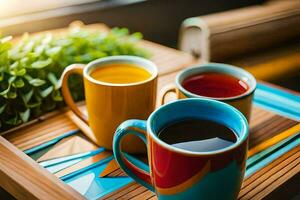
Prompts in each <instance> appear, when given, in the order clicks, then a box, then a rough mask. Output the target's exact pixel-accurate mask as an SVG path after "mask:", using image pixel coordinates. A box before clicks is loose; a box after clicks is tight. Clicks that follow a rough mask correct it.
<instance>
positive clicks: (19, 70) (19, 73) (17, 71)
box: [10, 68, 26, 76]
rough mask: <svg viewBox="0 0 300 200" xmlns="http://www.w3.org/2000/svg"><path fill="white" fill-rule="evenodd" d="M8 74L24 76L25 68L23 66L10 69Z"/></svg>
mask: <svg viewBox="0 0 300 200" xmlns="http://www.w3.org/2000/svg"><path fill="white" fill-rule="evenodd" d="M10 74H11V75H13V76H24V75H25V74H26V69H25V68H22V69H15V70H12V71H10Z"/></svg>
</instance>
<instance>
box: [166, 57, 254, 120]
mask: <svg viewBox="0 0 300 200" xmlns="http://www.w3.org/2000/svg"><path fill="white" fill-rule="evenodd" d="M255 88H256V80H255V78H254V77H253V76H252V75H251V74H250V73H249V72H247V71H245V70H243V69H241V68H238V67H235V66H231V65H227V64H221V63H207V64H202V65H199V66H194V67H190V68H187V69H184V70H183V71H181V72H179V74H178V75H177V76H176V79H175V85H169V86H167V87H165V88H164V89H163V92H162V98H161V104H164V101H165V97H166V94H168V93H169V92H173V93H176V95H177V98H179V99H182V98H207V99H214V100H218V101H222V102H225V103H228V104H230V105H232V106H234V107H235V108H237V109H238V110H239V111H241V113H243V114H244V116H245V117H246V118H247V120H248V121H249V120H250V112H251V104H252V98H253V94H254V91H255Z"/></svg>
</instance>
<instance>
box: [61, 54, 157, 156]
mask: <svg viewBox="0 0 300 200" xmlns="http://www.w3.org/2000/svg"><path fill="white" fill-rule="evenodd" d="M72 73H77V74H81V75H82V76H83V80H84V89H85V98H86V107H87V111H88V116H86V115H85V114H84V113H83V112H81V111H80V110H79V109H78V107H77V105H76V104H75V103H74V101H73V99H72V97H71V95H70V91H69V88H68V85H67V82H68V77H69V75H70V74H72ZM157 74H158V73H157V68H156V66H155V64H154V63H152V62H151V61H149V60H147V59H144V58H140V57H136V56H111V57H106V58H100V59H97V60H95V61H92V62H90V63H89V64H87V65H83V64H73V65H70V66H68V67H67V68H66V69H65V71H64V72H63V75H62V93H63V97H64V99H65V102H66V104H67V105H68V106H69V107H70V109H71V110H72V111H73V112H74V113H75V114H76V115H77V116H78V117H79V118H80V119H81V120H82V121H84V122H85V123H87V124H88V125H89V126H90V128H91V129H92V132H93V138H94V141H95V142H96V143H97V144H98V145H100V146H102V147H105V148H107V149H112V141H113V135H114V132H115V129H116V128H117V127H118V125H119V124H121V123H122V122H123V121H125V120H127V119H136V118H141V119H147V118H148V116H149V115H150V114H151V113H152V111H153V110H154V109H155V101H156V88H157ZM123 150H124V151H127V152H130V153H141V152H144V151H145V147H144V145H143V142H142V141H140V140H139V139H137V138H135V137H132V136H129V137H127V138H125V140H124V142H123Z"/></svg>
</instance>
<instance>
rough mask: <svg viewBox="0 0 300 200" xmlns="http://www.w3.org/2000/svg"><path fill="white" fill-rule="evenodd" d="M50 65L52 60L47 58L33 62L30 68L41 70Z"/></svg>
mask: <svg viewBox="0 0 300 200" xmlns="http://www.w3.org/2000/svg"><path fill="white" fill-rule="evenodd" d="M51 63H52V59H51V58H48V59H47V60H39V61H35V62H34V63H32V64H31V67H32V68H34V69H42V68H44V67H47V66H48V65H50V64H51Z"/></svg>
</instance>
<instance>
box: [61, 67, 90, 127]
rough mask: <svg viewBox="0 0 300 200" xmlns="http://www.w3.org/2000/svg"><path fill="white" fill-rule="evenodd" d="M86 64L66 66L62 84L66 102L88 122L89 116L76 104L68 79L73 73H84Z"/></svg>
mask: <svg viewBox="0 0 300 200" xmlns="http://www.w3.org/2000/svg"><path fill="white" fill-rule="evenodd" d="M84 66H85V65H84V64H72V65H69V66H68V67H66V68H65V70H64V72H63V74H62V76H61V77H62V78H61V80H62V85H61V90H62V95H63V97H64V100H65V102H66V104H67V105H68V106H69V108H70V109H71V110H72V111H73V112H74V113H75V114H76V115H77V116H78V117H79V118H80V119H81V120H82V121H84V122H85V123H86V124H88V120H87V119H88V118H87V116H86V115H85V114H84V113H83V112H82V111H80V110H79V109H78V107H77V105H76V104H75V102H74V100H73V98H72V95H71V93H70V90H69V86H68V79H69V76H70V75H71V74H73V73H76V74H79V75H83V68H84Z"/></svg>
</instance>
